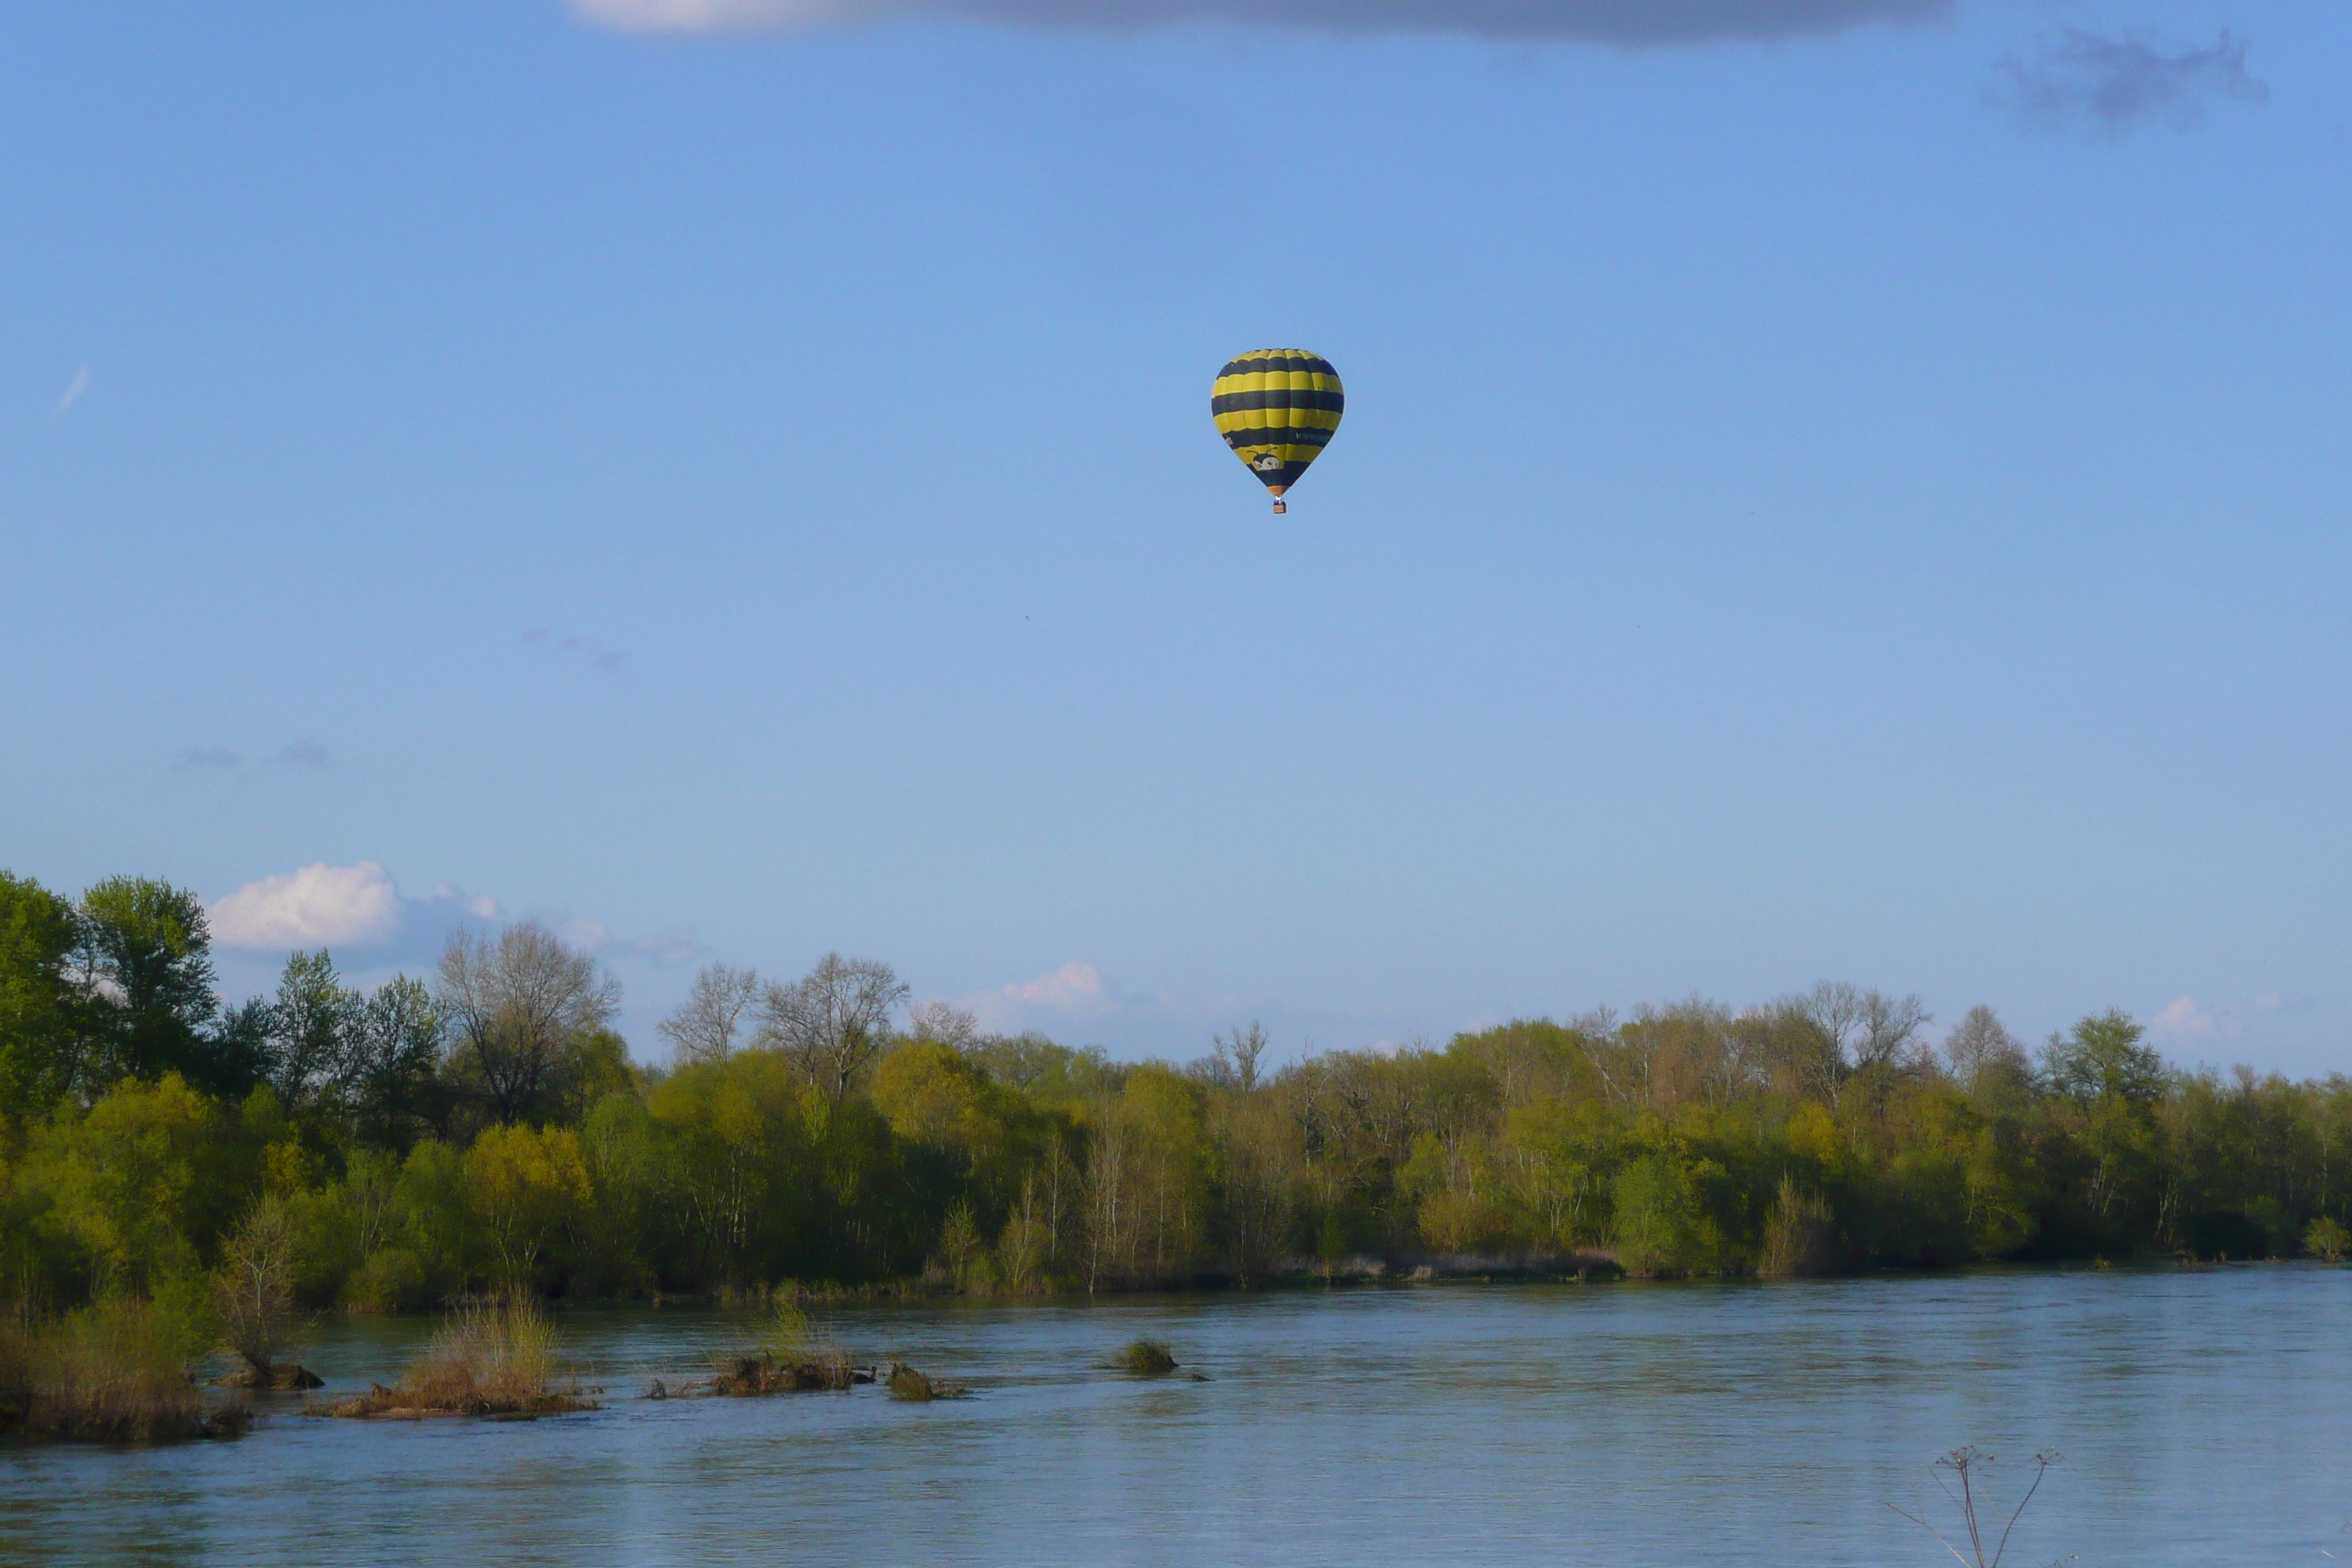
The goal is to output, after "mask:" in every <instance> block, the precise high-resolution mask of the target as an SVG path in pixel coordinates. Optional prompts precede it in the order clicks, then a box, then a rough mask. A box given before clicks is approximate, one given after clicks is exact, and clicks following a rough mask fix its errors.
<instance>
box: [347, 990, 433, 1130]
mask: <svg viewBox="0 0 2352 1568" xmlns="http://www.w3.org/2000/svg"><path fill="white" fill-rule="evenodd" d="M444 1029H445V1025H444V1021H443V1019H442V1016H441V1009H440V1007H439V1006H438V1005H436V1004H435V1002H434V1000H433V993H432V992H431V991H429V990H427V989H426V988H425V983H424V982H423V981H421V980H412V979H410V978H409V977H408V976H407V975H405V974H401V975H395V976H394V977H393V978H392V979H390V980H388V981H386V982H384V984H382V985H379V986H377V987H376V990H375V994H374V995H373V996H370V997H369V998H368V999H367V1001H366V1002H365V1003H363V1004H362V1005H361V1006H360V1008H359V1010H358V1016H357V1018H356V1020H355V1021H354V1026H353V1027H352V1037H351V1047H350V1049H349V1050H348V1051H347V1052H346V1053H345V1055H344V1058H343V1061H342V1077H341V1081H340V1083H339V1084H338V1085H337V1098H338V1099H339V1100H341V1102H342V1105H343V1108H344V1114H345V1115H346V1116H348V1117H349V1118H350V1120H351V1123H352V1131H353V1132H354V1133H355V1134H356V1135H357V1136H358V1137H359V1139H360V1140H361V1142H364V1143H368V1144H371V1145H373V1146H374V1147H376V1148H379V1149H394V1150H405V1149H406V1148H407V1147H408V1145H409V1144H410V1143H412V1142H415V1139H416V1136H417V1134H418V1133H419V1132H420V1131H423V1129H424V1127H425V1123H427V1122H429V1121H432V1120H433V1117H434V1112H435V1110H436V1107H435V1105H434V1104H433V1089H434V1083H433V1068H434V1064H435V1063H436V1061H437V1060H438V1059H439V1058H440V1055H441V1041H442V1036H443V1033H444Z"/></svg>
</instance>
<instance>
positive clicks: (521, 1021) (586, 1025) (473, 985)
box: [433, 921, 621, 1122]
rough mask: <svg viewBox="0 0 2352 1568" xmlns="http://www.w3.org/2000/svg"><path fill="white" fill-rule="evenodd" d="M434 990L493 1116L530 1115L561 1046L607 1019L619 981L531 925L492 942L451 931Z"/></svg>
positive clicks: (549, 1081) (552, 1075) (615, 1005)
mask: <svg viewBox="0 0 2352 1568" xmlns="http://www.w3.org/2000/svg"><path fill="white" fill-rule="evenodd" d="M433 992H434V1000H435V1001H436V1003H438V1004H439V1005H440V1008H441V1012H442V1014H443V1016H445V1017H446V1019H447V1020H448V1023H449V1027H450V1030H451V1032H452V1034H453V1036H454V1037H455V1039H454V1046H455V1048H456V1050H457V1052H458V1053H459V1054H460V1055H461V1056H462V1057H463V1058H464V1059H465V1064H466V1065H467V1067H468V1068H471V1069H472V1071H473V1072H474V1073H475V1075H476V1076H477V1077H478V1079H479V1086H480V1089H481V1092H482V1095H483V1098H484V1099H485V1100H488V1105H489V1110H490V1115H491V1117H492V1118H493V1119H494V1120H496V1121H501V1122H506V1121H520V1120H521V1119H523V1118H525V1117H527V1116H529V1115H530V1113H531V1112H532V1110H534V1109H535V1108H537V1107H538V1106H539V1105H540V1103H541V1100H543V1099H544V1097H545V1096H546V1094H547V1093H548V1091H549V1090H550V1089H552V1088H553V1087H554V1084H555V1080H556V1078H557V1075H558V1072H559V1070H560V1068H561V1067H562V1061H563V1057H564V1052H565V1048H566V1047H569V1046H570V1045H571V1044H572V1042H573V1041H574V1040H576V1039H577V1038H579V1037H581V1036H583V1035H585V1034H588V1033H590V1032H591V1031H593V1030H596V1029H601V1028H603V1027H604V1026H606V1025H607V1024H609V1023H610V1022H612V1018H613V1015H614V1013H615V1012H617V1011H618V1010H619V1008H620V1005H621V987H620V983H619V982H618V981H616V980H614V979H613V978H612V977H611V976H609V975H601V974H599V973H597V971H596V961H595V960H594V959H593V958H592V957H590V956H589V955H588V954H587V953H584V952H579V951H578V950H576V949H573V948H570V947H567V946H565V945H564V944H563V942H562V941H561V940H559V939H558V938H557V936H556V934H555V933H554V932H553V931H549V930H548V929H547V928H546V927H545V926H543V925H541V924H539V923H538V922H537V921H520V922H519V923H517V924H515V925H510V926H509V927H507V928H506V929H505V930H504V931H500V932H499V934H498V936H497V938H496V940H493V939H491V938H489V937H484V936H473V935H469V934H467V932H465V931H452V932H450V933H449V942H448V944H447V945H446V947H444V948H443V949H442V950H441V967H440V971H439V973H437V974H436V977H435V982H434V987H433Z"/></svg>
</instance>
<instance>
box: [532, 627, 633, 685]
mask: <svg viewBox="0 0 2352 1568" xmlns="http://www.w3.org/2000/svg"><path fill="white" fill-rule="evenodd" d="M522 640H523V641H525V642H527V643H544V644H545V645H547V646H548V647H558V648H562V649H563V650H564V651H566V652H567V653H577V654H583V655H585V656H586V658H587V660H588V668H591V669H593V670H594V671H596V672H597V673H598V674H600V675H618V674H620V673H621V666H622V664H623V662H624V661H625V660H626V659H627V658H628V657H629V656H628V655H627V654H625V653H622V652H619V651H617V650H615V649H613V648H609V647H604V646H603V645H602V644H600V643H596V642H593V641H591V640H589V639H588V638H586V637H572V636H570V635H569V634H566V633H561V632H551V631H550V630H548V629H547V628H546V627H545V626H533V627H532V628H531V629H530V630H529V631H527V632H525V633H523V634H522Z"/></svg>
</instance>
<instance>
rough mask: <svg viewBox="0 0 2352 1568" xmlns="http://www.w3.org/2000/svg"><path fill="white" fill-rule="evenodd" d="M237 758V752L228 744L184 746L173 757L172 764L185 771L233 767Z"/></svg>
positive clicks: (178, 770) (175, 767)
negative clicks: (231, 749) (230, 748)
mask: <svg viewBox="0 0 2352 1568" xmlns="http://www.w3.org/2000/svg"><path fill="white" fill-rule="evenodd" d="M237 760H238V759H237V754H236V752H232V751H230V750H229V749H228V748H227V747H226V746H183V747H181V748H180V752H179V754H178V755H177V756H175V757H173V759H172V766H173V769H174V770H175V771H177V772H180V773H191V772H194V770H195V769H197V768H233V767H235V766H236V764H237Z"/></svg>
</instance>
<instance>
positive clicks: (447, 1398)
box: [328, 1299, 590, 1416]
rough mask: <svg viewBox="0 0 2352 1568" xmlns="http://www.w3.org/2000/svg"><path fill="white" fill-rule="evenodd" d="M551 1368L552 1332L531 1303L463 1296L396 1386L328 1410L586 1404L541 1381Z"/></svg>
mask: <svg viewBox="0 0 2352 1568" xmlns="http://www.w3.org/2000/svg"><path fill="white" fill-rule="evenodd" d="M554 1370H555V1330H554V1328H553V1327H552V1326H551V1324H550V1323H549V1322H548V1321H547V1316H546V1314H545V1313H543V1312H541V1310H539V1308H538V1306H537V1305H536V1304H535V1303H533V1302H530V1301H529V1300H521V1299H508V1300H495V1301H469V1302H467V1303H466V1304H465V1305H464V1306H462V1307H460V1308H459V1309H458V1310H457V1312H455V1313H454V1314H452V1315H451V1316H450V1317H448V1318H446V1319H445V1320H443V1321H442V1324H441V1328H440V1331H438V1332H436V1334H435V1335H434V1336H433V1339H432V1341H431V1342H430V1343H428V1344H427V1345H426V1346H425V1349H424V1351H423V1352H422V1353H420V1354H419V1355H418V1356H417V1358H416V1359H415V1361H413V1362H411V1363H408V1369H407V1370H406V1371H405V1372H404V1373H401V1377H400V1382H399V1384H398V1385H397V1386H395V1387H392V1388H385V1387H383V1385H382V1384H378V1385H377V1386H376V1387H375V1388H374V1389H373V1390H371V1391H370V1392H369V1393H367V1394H362V1395H361V1396H360V1397H359V1398H356V1399H348V1400H345V1401H343V1402H341V1404H339V1405H331V1406H329V1408H328V1414H330V1415H362V1416H365V1415H389V1416H415V1415H548V1414H552V1413H554V1412H557V1411H564V1410H584V1409H588V1408H590V1406H589V1405H586V1404H585V1403H583V1401H581V1400H579V1399H577V1398H575V1397H574V1396H572V1394H566V1393H562V1392H559V1391H556V1390H553V1389H551V1388H550V1387H549V1386H548V1379H549V1377H550V1376H551V1375H552V1374H553V1373H554Z"/></svg>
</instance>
